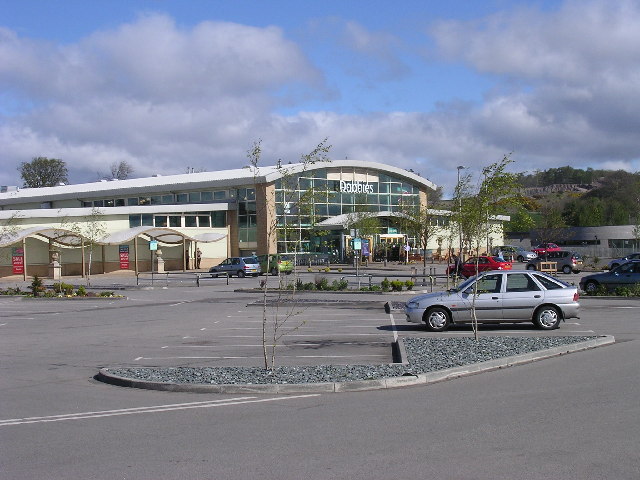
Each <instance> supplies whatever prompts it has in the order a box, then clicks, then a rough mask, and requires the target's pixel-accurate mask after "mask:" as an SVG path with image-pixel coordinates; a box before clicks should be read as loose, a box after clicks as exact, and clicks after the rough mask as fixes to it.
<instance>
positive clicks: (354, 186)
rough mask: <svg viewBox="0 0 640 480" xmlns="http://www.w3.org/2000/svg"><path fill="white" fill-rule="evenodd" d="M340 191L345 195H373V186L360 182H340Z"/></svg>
mask: <svg viewBox="0 0 640 480" xmlns="http://www.w3.org/2000/svg"><path fill="white" fill-rule="evenodd" d="M340 191H341V192H344V193H373V185H371V184H370V183H363V182H360V181H356V182H345V181H344V180H340Z"/></svg>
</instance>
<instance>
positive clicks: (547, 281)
mask: <svg viewBox="0 0 640 480" xmlns="http://www.w3.org/2000/svg"><path fill="white" fill-rule="evenodd" d="M534 277H535V278H536V280H538V281H539V282H540V283H541V284H542V286H543V287H544V288H546V289H547V290H557V289H559V288H565V287H568V286H569V285H568V284H566V283H564V282H563V281H561V280H557V279H555V278H551V277H547V276H545V275H534Z"/></svg>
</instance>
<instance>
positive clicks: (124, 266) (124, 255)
mask: <svg viewBox="0 0 640 480" xmlns="http://www.w3.org/2000/svg"><path fill="white" fill-rule="evenodd" d="M119 251H120V270H129V245H120V248H119Z"/></svg>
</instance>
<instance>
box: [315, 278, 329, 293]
mask: <svg viewBox="0 0 640 480" xmlns="http://www.w3.org/2000/svg"><path fill="white" fill-rule="evenodd" d="M313 283H314V284H315V287H316V289H318V290H329V280H327V277H322V276H317V277H316V278H315V279H314V281H313Z"/></svg>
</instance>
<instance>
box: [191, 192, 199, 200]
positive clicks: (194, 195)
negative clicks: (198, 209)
mask: <svg viewBox="0 0 640 480" xmlns="http://www.w3.org/2000/svg"><path fill="white" fill-rule="evenodd" d="M189 203H200V192H191V193H190V194H189Z"/></svg>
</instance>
